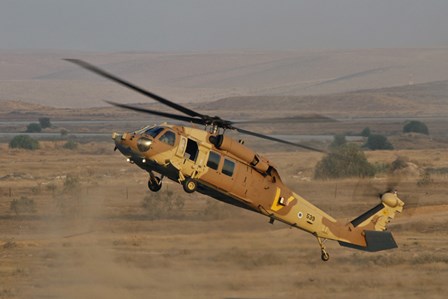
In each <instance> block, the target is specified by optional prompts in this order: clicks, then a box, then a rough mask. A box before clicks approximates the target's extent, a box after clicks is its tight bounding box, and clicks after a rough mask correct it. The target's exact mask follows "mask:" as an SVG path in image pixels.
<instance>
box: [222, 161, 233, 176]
mask: <svg viewBox="0 0 448 299" xmlns="http://www.w3.org/2000/svg"><path fill="white" fill-rule="evenodd" d="M234 169H235V162H233V161H230V160H227V159H224V165H223V166H222V173H223V174H225V175H228V176H232V175H233V170H234Z"/></svg>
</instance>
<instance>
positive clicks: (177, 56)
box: [0, 48, 448, 108]
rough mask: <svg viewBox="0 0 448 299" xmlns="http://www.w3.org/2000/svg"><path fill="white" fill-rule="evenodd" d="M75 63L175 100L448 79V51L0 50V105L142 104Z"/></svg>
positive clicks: (303, 92) (313, 91)
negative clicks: (95, 67) (92, 66)
mask: <svg viewBox="0 0 448 299" xmlns="http://www.w3.org/2000/svg"><path fill="white" fill-rule="evenodd" d="M63 58H78V59H84V60H86V61H89V62H91V63H93V64H95V65H99V66H102V67H104V68H105V69H107V70H109V71H110V72H113V73H115V74H117V75H119V76H121V77H123V78H126V79H128V80H130V81H132V82H135V83H137V84H139V85H141V86H143V87H145V88H148V89H150V90H152V91H154V92H156V93H159V94H161V95H164V96H165V97H168V98H171V99H173V100H175V101H178V102H203V101H213V100H218V99H221V98H225V97H231V96H299V95H316V94H319V95H320V94H329V93H341V92H348V91H354V90H360V89H376V88H383V87H391V86H402V85H407V84H409V83H411V84H418V83H425V82H432V81H443V80H447V79H448V49H447V48H434V49H370V50H367V49H359V50H313V51H311V50H307V51H306V50H301V51H275V52H268V51H226V52H184V53H157V52H145V53H143V52H137V53H134V52H132V53H131V52H120V53H89V52H73V51H41V52H36V51H33V52H30V51H14V52H12V51H6V50H2V51H0V100H21V101H26V102H31V103H39V104H45V105H49V106H56V107H77V108H79V107H93V106H102V105H103V102H102V101H103V100H105V99H107V100H112V101H119V102H128V103H129V102H142V101H144V100H143V98H142V97H141V96H139V95H137V94H135V93H132V92H130V91H128V90H126V89H124V88H122V87H120V86H116V85H115V84H113V83H111V82H107V81H105V80H103V79H101V78H98V77H96V76H95V75H92V74H89V73H88V72H86V71H85V70H82V69H80V68H79V67H77V66H75V65H72V64H70V63H68V62H66V61H64V60H62V59H63Z"/></svg>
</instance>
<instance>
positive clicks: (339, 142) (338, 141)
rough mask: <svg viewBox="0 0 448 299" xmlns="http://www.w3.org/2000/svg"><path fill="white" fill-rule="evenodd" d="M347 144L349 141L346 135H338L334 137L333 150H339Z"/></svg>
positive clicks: (331, 145)
mask: <svg viewBox="0 0 448 299" xmlns="http://www.w3.org/2000/svg"><path fill="white" fill-rule="evenodd" d="M345 144H347V140H346V139H345V135H342V134H336V135H334V136H333V142H332V143H331V144H330V148H331V149H337V148H339V147H341V146H343V145H345Z"/></svg>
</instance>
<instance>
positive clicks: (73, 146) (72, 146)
mask: <svg viewBox="0 0 448 299" xmlns="http://www.w3.org/2000/svg"><path fill="white" fill-rule="evenodd" d="M62 147H63V148H66V149H69V150H75V149H77V148H78V142H76V141H74V140H69V141H67V142H66V143H65V144H64V145H63V146H62Z"/></svg>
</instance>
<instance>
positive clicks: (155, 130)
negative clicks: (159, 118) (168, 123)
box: [145, 127, 164, 138]
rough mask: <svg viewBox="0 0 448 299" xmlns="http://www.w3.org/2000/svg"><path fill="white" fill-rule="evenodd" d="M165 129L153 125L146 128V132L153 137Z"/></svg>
mask: <svg viewBox="0 0 448 299" xmlns="http://www.w3.org/2000/svg"><path fill="white" fill-rule="evenodd" d="M163 129H164V128H163V127H153V128H151V129H149V130H146V131H145V134H146V135H149V136H151V137H152V138H156V136H157V135H159V134H160V132H162V131H163Z"/></svg>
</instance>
